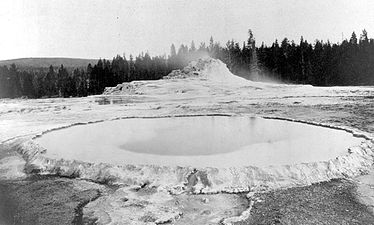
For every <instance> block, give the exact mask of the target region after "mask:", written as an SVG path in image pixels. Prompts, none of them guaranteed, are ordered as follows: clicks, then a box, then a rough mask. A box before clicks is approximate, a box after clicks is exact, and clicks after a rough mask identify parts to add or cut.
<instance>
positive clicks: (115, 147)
mask: <svg viewBox="0 0 374 225" xmlns="http://www.w3.org/2000/svg"><path fill="white" fill-rule="evenodd" d="M36 141H37V142H38V143H39V144H40V145H42V146H43V147H45V148H46V149H47V153H46V154H47V156H49V157H52V158H66V159H77V160H82V161H88V162H105V163H110V164H116V165H125V164H154V165H167V166H170V165H172V166H196V167H205V166H209V167H231V166H268V165H288V164H296V163H307V162H316V161H327V160H329V159H334V158H336V157H337V156H341V155H344V154H347V153H348V148H349V147H351V146H355V145H359V144H360V143H361V141H363V139H362V138H356V137H353V135H352V134H350V133H348V132H346V131H342V130H336V129H330V128H325V127H320V126H313V125H308V124H303V123H296V122H289V121H282V120H274V119H263V118H257V117H245V116H194V117H168V118H130V119H122V120H113V121H106V122H100V123H94V124H88V125H79V126H73V127H70V128H66V129H61V130H57V131H53V132H49V133H46V134H44V135H43V136H41V137H40V138H37V139H36Z"/></svg>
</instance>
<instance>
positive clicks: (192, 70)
mask: <svg viewBox="0 0 374 225" xmlns="http://www.w3.org/2000/svg"><path fill="white" fill-rule="evenodd" d="M168 80H181V81H182V80H183V81H184V82H187V84H186V83H184V84H183V85H184V86H186V85H190V86H191V87H194V88H197V87H196V86H197V85H200V84H201V82H202V81H204V82H205V85H206V83H208V86H217V85H219V86H223V85H225V86H229V87H230V88H231V87H233V88H235V87H238V86H251V87H255V88H262V87H263V84H262V83H259V82H253V81H249V80H246V79H244V78H241V77H238V76H235V75H234V74H232V73H231V72H230V71H229V69H228V68H227V66H226V64H224V63H223V62H222V61H220V60H218V59H213V58H210V57H206V58H201V59H199V60H197V61H192V62H190V63H189V64H188V65H187V66H186V67H184V68H183V69H181V70H180V69H178V70H173V71H172V72H171V73H169V74H168V75H167V76H164V77H163V80H161V81H132V82H125V83H122V84H118V85H117V86H116V87H107V88H105V90H104V92H103V95H122V94H142V93H144V92H146V91H147V90H145V88H146V86H147V84H149V83H152V82H153V83H157V85H159V87H161V86H163V87H165V88H167V87H168V88H172V87H171V86H168V85H167V84H168V83H170V82H168ZM196 80H198V81H199V82H196ZM189 81H191V82H189ZM193 81H195V82H193ZM163 82H164V83H163ZM162 84H164V85H162ZM174 86H175V85H174ZM200 86H201V85H200Z"/></svg>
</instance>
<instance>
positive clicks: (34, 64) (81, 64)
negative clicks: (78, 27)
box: [0, 58, 97, 69]
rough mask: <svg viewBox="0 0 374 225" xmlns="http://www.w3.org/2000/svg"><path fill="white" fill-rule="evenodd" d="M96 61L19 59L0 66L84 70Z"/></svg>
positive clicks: (4, 61) (1, 62)
mask: <svg viewBox="0 0 374 225" xmlns="http://www.w3.org/2000/svg"><path fill="white" fill-rule="evenodd" d="M96 62H97V59H78V58H20V59H9V60H2V61H0V66H9V65H11V64H13V63H14V64H16V65H17V67H18V68H21V69H30V68H47V67H49V66H50V65H52V66H53V67H58V66H61V64H62V65H64V66H65V67H74V68H75V67H78V68H86V67H87V65H88V64H89V63H91V64H95V63H96Z"/></svg>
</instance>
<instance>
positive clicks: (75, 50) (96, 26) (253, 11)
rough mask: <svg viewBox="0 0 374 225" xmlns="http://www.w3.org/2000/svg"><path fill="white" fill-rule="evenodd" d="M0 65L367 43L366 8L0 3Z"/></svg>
mask: <svg viewBox="0 0 374 225" xmlns="http://www.w3.org/2000/svg"><path fill="white" fill-rule="evenodd" d="M0 27H1V35H0V59H11V58H21V57H79V58H112V57H113V56H115V55H116V54H123V53H124V52H125V53H126V54H127V56H128V55H129V54H130V53H132V54H138V53H140V52H141V51H147V50H148V51H149V52H150V54H152V55H155V54H164V53H166V54H168V53H169V49H170V45H171V43H174V44H175V45H176V46H177V47H178V46H179V45H180V44H182V43H184V44H188V45H190V43H191V40H194V41H195V43H196V45H197V46H198V45H199V43H200V42H202V41H205V42H209V38H210V36H211V35H212V36H213V38H214V39H215V40H216V41H219V42H221V44H224V43H226V41H227V40H229V39H234V40H236V41H240V42H242V41H244V40H245V39H246V38H247V30H248V29H249V28H250V29H252V30H253V32H254V35H255V38H256V41H257V43H261V42H262V41H264V42H265V43H268V44H269V43H272V42H273V41H274V40H275V39H279V40H281V39H283V38H284V37H288V38H289V39H295V40H297V41H299V40H300V36H301V35H303V36H304V38H305V39H307V40H310V41H314V40H315V39H323V40H327V39H330V40H331V41H333V42H338V41H341V39H342V33H343V34H344V37H345V38H349V37H350V35H351V33H352V31H356V33H358V36H359V34H360V33H361V31H362V29H364V28H366V30H367V31H368V33H369V37H374V1H372V0H313V1H312V0H310V1H301V0H242V1H241V0H235V1H234V0H226V1H225V0H211V1H210V0H185V1H181V0H136V1H135V0H1V2H0Z"/></svg>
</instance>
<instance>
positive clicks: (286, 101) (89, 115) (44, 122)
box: [0, 80, 374, 225]
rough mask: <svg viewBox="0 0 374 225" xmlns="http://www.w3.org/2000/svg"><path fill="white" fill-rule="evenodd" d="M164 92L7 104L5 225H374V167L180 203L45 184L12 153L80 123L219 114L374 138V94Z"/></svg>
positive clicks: (195, 84)
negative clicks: (298, 123) (42, 135)
mask: <svg viewBox="0 0 374 225" xmlns="http://www.w3.org/2000/svg"><path fill="white" fill-rule="evenodd" d="M163 82H164V81H145V82H144V83H143V84H142V85H143V86H147V88H143V89H141V93H135V94H134V93H132V94H127V95H122V96H96V97H87V98H71V99H39V100H27V99H25V100H24V99H13V100H9V99H6V100H0V142H1V143H2V144H1V145H0V189H1V192H0V210H1V213H0V224H4V225H7V224H83V223H85V224H95V223H96V224H108V223H111V224H161V223H169V224H192V223H193V224H219V223H226V224H228V223H229V221H235V220H236V219H235V218H237V217H236V216H239V215H241V214H242V212H243V211H245V210H246V209H247V208H248V207H249V206H251V201H252V203H253V205H252V208H251V210H250V216H249V217H248V218H247V219H245V220H244V221H241V222H237V223H236V224H374V172H373V171H374V169H373V167H372V166H371V167H367V168H365V169H364V170H363V171H362V175H360V176H357V177H351V176H347V177H341V178H340V179H335V180H332V181H325V182H322V183H315V184H313V185H309V186H303V187H292V188H287V189H282V190H268V191H266V192H256V193H254V196H251V197H249V198H248V199H247V197H246V194H247V193H239V194H227V193H218V194H212V195H201V194H200V195H190V194H189V193H186V192H184V193H180V194H175V193H174V194H171V193H168V192H165V191H163V190H158V189H157V186H156V187H154V186H148V185H147V184H143V185H140V186H139V185H137V184H136V185H133V186H132V185H117V186H116V185H115V186H113V185H108V184H110V182H109V183H108V182H107V181H106V180H100V181H99V180H96V181H95V182H92V181H91V180H81V179H77V178H74V177H69V178H66V177H59V176H51V175H48V176H40V175H38V171H35V170H31V169H30V168H29V169H28V170H24V169H25V163H26V162H25V158H24V157H23V156H22V155H20V154H19V153H18V152H16V151H15V149H13V148H11V147H9V146H12V145H11V143H12V142H14V141H18V140H20V139H19V138H21V140H24V139H30V138H31V137H33V136H34V135H37V134H40V133H42V132H44V131H47V130H51V129H55V128H60V127H68V126H70V125H71V124H74V123H87V122H94V121H103V120H111V119H117V118H127V117H142V116H152V117H158V116H175V115H211V114H217V113H222V114H230V115H249V116H262V117H279V118H288V119H294V120H302V121H307V122H313V123H321V124H325V125H332V126H338V127H343V128H346V129H349V130H352V131H356V132H360V133H364V134H365V135H367V136H369V137H373V136H374V135H373V134H374V88H372V87H332V88H313V87H309V86H288V85H276V86H266V85H265V86H263V85H262V84H261V85H256V84H255V83H252V82H251V83H249V84H248V85H247V86H244V87H243V86H242V87H240V88H230V87H228V86H227V85H224V84H222V83H215V84H214V85H210V84H209V83H204V82H206V81H204V80H191V81H189V80H183V81H181V82H176V81H173V80H169V81H167V82H166V81H165V82H164V83H163ZM176 83H177V84H176ZM165 85H166V88H165V87H164V86H165ZM200 86H204V88H199V87H200ZM26 169H27V166H26ZM35 173H36V174H35ZM225 218H226V219H227V218H234V219H232V220H225ZM192 221H193V222H192ZM233 223H234V224H235V222H233Z"/></svg>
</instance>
